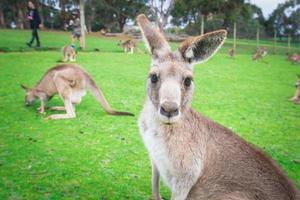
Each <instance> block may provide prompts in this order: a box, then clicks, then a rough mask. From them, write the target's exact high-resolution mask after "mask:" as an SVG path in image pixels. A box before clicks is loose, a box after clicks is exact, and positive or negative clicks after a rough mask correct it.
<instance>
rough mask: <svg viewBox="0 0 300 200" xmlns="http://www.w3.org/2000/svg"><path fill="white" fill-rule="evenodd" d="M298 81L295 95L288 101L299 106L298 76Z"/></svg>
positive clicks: (299, 80)
mask: <svg viewBox="0 0 300 200" xmlns="http://www.w3.org/2000/svg"><path fill="white" fill-rule="evenodd" d="M297 76H298V81H297V82H296V85H295V86H296V92H295V95H294V96H293V97H292V98H291V99H290V101H292V102H294V103H297V104H300V75H299V74H298V75H297Z"/></svg>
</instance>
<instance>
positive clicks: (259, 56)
mask: <svg viewBox="0 0 300 200" xmlns="http://www.w3.org/2000/svg"><path fill="white" fill-rule="evenodd" d="M267 54H268V49H267V48H265V47H261V48H259V49H257V50H256V52H255V53H254V54H253V56H252V60H254V61H256V60H261V59H262V58H263V57H265V56H266V55H267Z"/></svg>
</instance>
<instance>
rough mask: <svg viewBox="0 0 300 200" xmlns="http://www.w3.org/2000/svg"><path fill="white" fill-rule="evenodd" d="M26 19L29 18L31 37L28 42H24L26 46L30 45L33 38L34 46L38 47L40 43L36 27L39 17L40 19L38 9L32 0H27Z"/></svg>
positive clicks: (37, 26) (38, 23) (37, 27)
mask: <svg viewBox="0 0 300 200" xmlns="http://www.w3.org/2000/svg"><path fill="white" fill-rule="evenodd" d="M27 19H28V20H29V22H30V28H31V29H32V38H31V40H30V42H27V43H26V44H27V46H28V47H31V45H32V43H33V42H34V40H36V46H37V47H40V46H41V43H40V39H39V35H38V29H39V27H40V25H41V19H40V15H39V11H38V10H37V9H36V8H35V5H34V4H33V2H32V1H28V15H27Z"/></svg>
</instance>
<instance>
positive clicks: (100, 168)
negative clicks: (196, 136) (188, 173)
mask: <svg viewBox="0 0 300 200" xmlns="http://www.w3.org/2000/svg"><path fill="white" fill-rule="evenodd" d="M7 32H8V31H7V30H5V31H3V30H0V47H4V46H7V47H13V48H15V49H16V50H18V49H19V48H20V47H22V46H24V45H23V44H24V43H25V41H26V38H27V37H28V33H29V32H28V31H27V32H26V31H24V32H22V31H20V32H17V31H9V35H7ZM42 38H43V40H42V45H43V46H51V47H52V46H55V47H61V46H63V45H64V44H66V42H67V43H68V42H69V35H68V33H58V32H55V33H47V32H43V33H42ZM87 41H88V42H87V46H88V48H89V49H90V50H91V51H89V52H84V53H83V52H79V55H78V63H79V64H81V65H82V66H83V67H84V68H85V70H86V71H87V72H89V73H90V74H91V75H92V77H93V78H94V79H95V81H96V82H97V84H98V85H99V86H100V87H101V88H102V90H103V92H104V95H105V96H106V98H107V100H108V102H109V103H110V104H111V106H112V107H113V108H115V109H117V110H123V111H130V112H133V113H134V114H135V115H136V116H135V117H118V116H110V115H107V114H106V113H105V112H104V111H103V110H102V108H101V107H100V106H99V105H98V103H97V102H96V100H95V99H94V98H93V96H92V95H91V94H88V95H87V96H86V97H85V98H83V101H82V102H81V104H80V105H79V106H77V107H76V113H77V118H75V119H71V120H57V121H53V120H46V119H45V117H46V116H47V115H49V114H50V113H54V112H50V111H48V112H47V114H46V116H44V115H41V114H38V113H37V112H36V108H37V107H38V106H39V104H38V102H37V103H36V104H34V106H33V107H30V108H27V107H25V106H24V96H25V92H24V91H23V90H22V89H21V88H20V86H19V84H20V83H24V84H27V85H29V86H33V85H34V84H35V83H36V82H37V81H38V80H39V79H40V78H41V76H42V75H43V73H44V72H45V71H46V70H47V69H49V68H50V67H52V66H55V65H56V64H57V62H56V61H57V60H59V59H61V54H60V52H59V51H41V52H37V51H26V52H10V53H0V81H1V87H0V199H98V200H99V199H109V200H111V199H116V200H119V199H136V200H140V199H145V200H147V199H149V198H150V194H151V184H150V182H151V166H150V162H149V159H148V155H147V152H146V150H145V148H144V146H143V144H142V141H141V139H140V136H139V133H138V127H137V118H138V115H139V112H140V111H141V108H142V105H143V101H144V96H145V81H146V76H147V71H148V69H149V63H150V56H149V55H148V54H144V53H135V54H133V55H129V54H124V53H122V50H121V49H120V48H119V47H118V46H116V43H117V39H105V38H103V37H95V36H91V37H88V40H87ZM226 47H227V46H226ZM226 47H225V48H224V49H222V50H221V51H220V53H218V54H217V55H216V56H215V57H214V58H212V59H211V60H210V61H208V62H207V63H205V64H202V65H199V66H196V67H195V82H196V90H195V96H194V100H193V107H194V109H196V110H197V111H199V112H201V113H202V114H204V115H205V116H207V117H209V118H211V119H213V120H214V121H216V122H218V123H221V124H223V125H224V126H226V127H229V128H230V129H232V130H233V131H235V132H237V133H238V134H239V135H240V136H241V137H243V138H244V139H246V140H247V141H249V142H251V143H253V144H255V145H257V146H259V147H260V148H262V149H263V150H264V151H265V152H266V153H267V154H269V155H270V156H272V157H273V158H274V159H275V160H276V161H277V162H278V163H279V165H280V166H281V167H282V168H283V169H284V170H285V171H286V172H287V173H288V175H289V177H291V178H292V179H293V180H294V182H295V183H296V184H297V185H298V186H299V187H300V105H295V104H292V103H290V102H289V101H288V99H289V98H290V97H291V96H293V94H294V91H295V86H294V85H295V81H296V74H297V73H300V66H299V65H296V64H295V65H294V64H291V63H290V62H288V61H287V60H286V56H283V55H276V56H275V55H268V56H267V57H265V58H264V60H263V61H259V62H252V60H251V55H250V53H251V51H252V50H251V48H249V49H247V48H246V49H245V50H244V51H243V54H239V55H237V57H236V59H230V58H228V56H227V54H226V52H227V50H228V49H227V48H226ZM94 48H100V50H102V52H101V51H100V52H93V51H92V49H94ZM49 104H50V105H62V101H61V100H60V99H59V98H58V97H56V98H54V99H52V100H51V101H50V103H49ZM161 192H162V196H164V197H165V198H167V199H169V197H170V194H169V192H168V190H167V189H166V187H164V186H163V188H162V190H161Z"/></svg>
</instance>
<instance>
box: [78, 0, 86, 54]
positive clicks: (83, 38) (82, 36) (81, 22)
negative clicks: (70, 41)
mask: <svg viewBox="0 0 300 200" xmlns="http://www.w3.org/2000/svg"><path fill="white" fill-rule="evenodd" d="M79 7H80V26H81V48H82V50H85V17H84V0H80V5H79Z"/></svg>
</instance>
